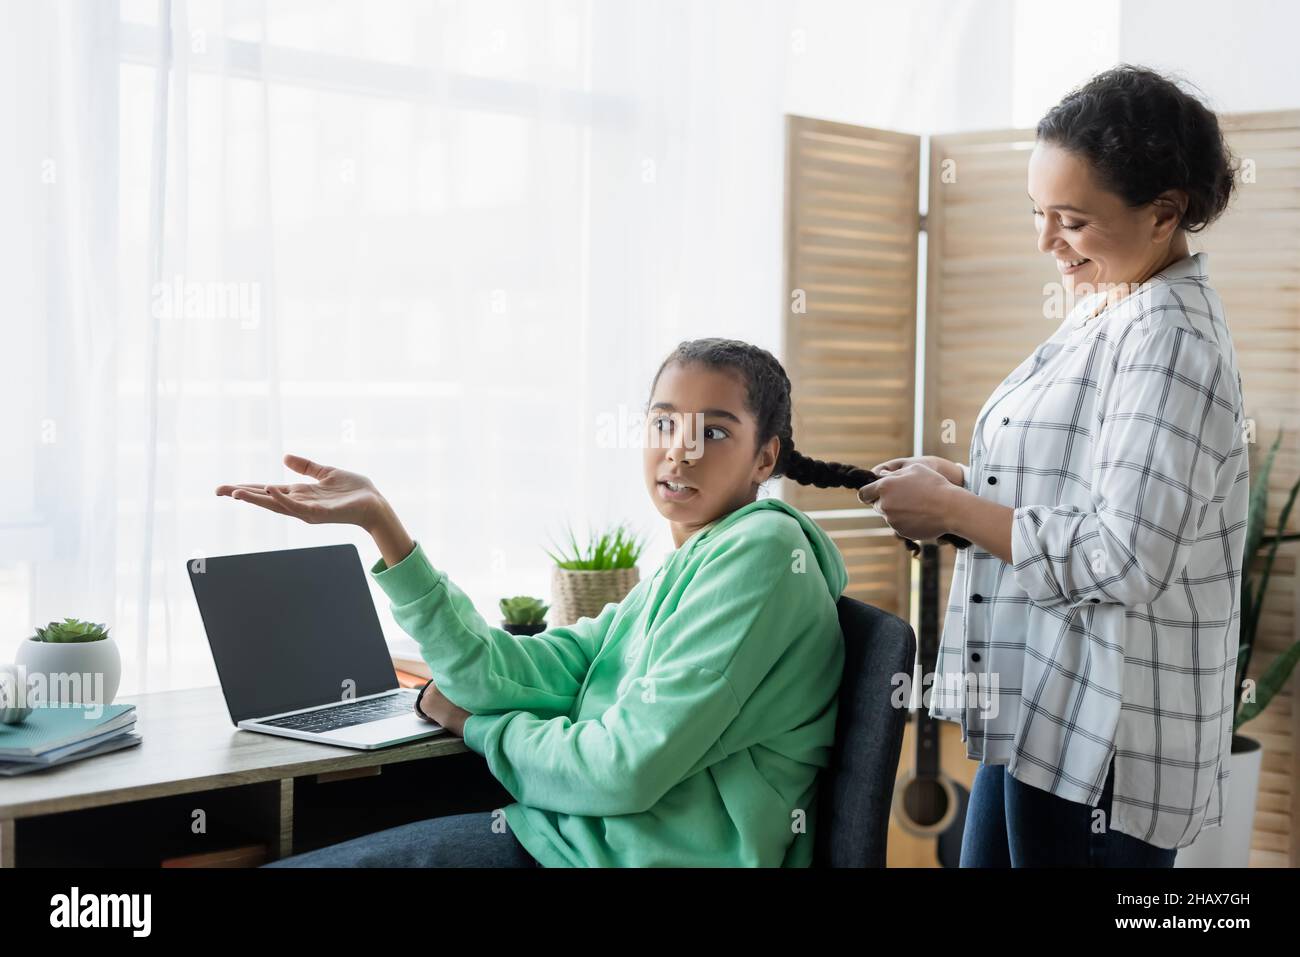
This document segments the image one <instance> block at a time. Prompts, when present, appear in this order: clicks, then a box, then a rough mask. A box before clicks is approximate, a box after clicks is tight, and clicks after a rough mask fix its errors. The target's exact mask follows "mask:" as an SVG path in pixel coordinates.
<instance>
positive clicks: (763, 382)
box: [650, 339, 970, 554]
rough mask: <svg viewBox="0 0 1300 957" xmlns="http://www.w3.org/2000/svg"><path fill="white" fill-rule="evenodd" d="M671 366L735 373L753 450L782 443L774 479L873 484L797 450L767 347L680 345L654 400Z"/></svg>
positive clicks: (729, 342)
mask: <svg viewBox="0 0 1300 957" xmlns="http://www.w3.org/2000/svg"><path fill="white" fill-rule="evenodd" d="M673 363H680V364H682V365H689V364H691V363H696V364H699V365H702V366H704V367H706V368H709V369H715V370H718V371H723V372H730V373H733V374H735V375H737V376H738V377H739V378H740V379H741V381H742V382H743V383H744V385H745V405H746V407H747V408H748V409H749V412H750V414H751V415H752V416H754V419H755V421H756V422H757V423H758V441H757V443H756V445H755V449H759V448H762V447H763V445H764V444H766V443H767V442H768V441H769V440H770V439H771V438H772V436H774V435H775V436H776V437H777V438H779V439H780V440H781V443H780V449H779V451H778V452H777V459H776V467H775V468H773V469H772V477H773V478H776V477H777V476H782V475H783V476H785V477H786V478H788V479H790V480H791V481H793V482H798V483H799V484H800V485H815V486H816V487H817V488H852V489H857V488H861V487H862V486H864V485H869V484H871V483H872V482H874V481H876V479H877V478H878V477H879V476H877V475H876V473H875V472H872V471H871V470H869V469H863V468H858V467H857V466H856V465H845V464H843V463H841V462H823V461H821V460H819V459H814V458H809V457H808V456H806V455H804V454H803V453H802V452H799V451H797V450H796V449H795V447H794V431H793V427H792V425H791V422H790V411H791V401H790V377H789V376H787V375H786V374H785V369H783V368H782V367H781V363H780V362H778V361H777V359H776V356H774V355H772V353H770V352H768V351H767V350H766V349H761V348H759V347H758V346H755V345H751V344H750V343H748V342H741V341H740V340H738V339H691V340H688V341H685V342H682V343H679V344H678V346H677V348H676V349H674V350H673V351H672V352H671V353H669V355H668V358H666V359H664V361H663V363H662V364H661V365H660V366H659V371H658V372H656V373H655V377H654V381H652V382H651V383H650V394H651V395H652V396H653V395H654V390H655V386H657V385H658V384H659V377H660V376H661V375H662V374H663V371H664V369H666V368H668V366H669V365H671V364H673ZM895 534H897V533H895ZM897 537H898V538H901V539H902V540H903V542H904V543H905V544H906V545H907V547H908V549H909V550H911V551H912V552H913V553H914V554H917V553H919V551H920V547H919V546H918V545H917V544H916V542H913V541H911V540H910V539H907V538H903V536H902V535H898V536H897ZM940 540H942V541H950V542H953V544H956V545H958V547H965V546H966V545H969V544H970V543H969V542H966V541H965V539H960V538H956V537H955V536H948V535H942V536H940Z"/></svg>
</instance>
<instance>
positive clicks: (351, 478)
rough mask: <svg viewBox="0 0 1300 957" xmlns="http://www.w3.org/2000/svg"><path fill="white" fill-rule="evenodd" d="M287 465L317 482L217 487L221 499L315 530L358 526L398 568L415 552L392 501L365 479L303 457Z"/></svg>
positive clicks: (287, 458) (293, 458)
mask: <svg viewBox="0 0 1300 957" xmlns="http://www.w3.org/2000/svg"><path fill="white" fill-rule="evenodd" d="M284 464H285V465H287V466H288V467H289V468H291V469H293V470H294V471H295V472H299V473H301V474H303V475H306V476H309V477H310V478H314V479H315V480H316V481H315V482H311V483H306V482H304V483H298V484H294V485H263V484H259V483H253V484H244V485H218V486H217V494H218V495H229V496H230V497H231V498H233V499H236V500H238V501H240V502H251V503H252V504H254V505H260V506H261V507H262V508H265V509H269V510H270V511H272V512H279V513H280V514H281V515H289V516H291V517H293V518H298V519H301V520H302V521H304V522H308V523H309V524H312V525H319V524H324V523H332V524H337V525H357V526H360V527H361V528H364V529H365V530H366V531H367V532H369V533H370V535H371V537H372V538H374V540H375V544H376V545H377V546H378V547H379V552H380V554H381V555H382V556H383V558H384V562H385V563H386V564H387V565H389V566H392V565H396V564H397V563H398V562H400V561H401V560H402V559H403V558H405V557H406V556H407V555H409V554H411V552H412V550H414V548H415V542H414V541H413V540H412V539H411V537H410V536H409V535H407V534H406V529H404V528H403V527H402V523H401V522H400V521H398V518H397V514H396V513H395V512H394V511H393V509H392V508H391V507H390V506H389V504H388V500H387V499H385V498H384V497H383V496H382V495H380V494H379V490H378V489H377V488H375V486H374V483H372V482H371V481H370V479H368V478H366V477H365V476H364V475H358V474H357V473H356V472H346V471H344V470H343V469H336V468H334V467H333V466H330V465H318V464H317V463H315V462H313V461H311V460H310V459H305V458H303V457H302V456H300V455H286V456H285V457H284Z"/></svg>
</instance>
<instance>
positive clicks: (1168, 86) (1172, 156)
mask: <svg viewBox="0 0 1300 957" xmlns="http://www.w3.org/2000/svg"><path fill="white" fill-rule="evenodd" d="M1037 135H1038V139H1039V140H1040V141H1042V142H1045V143H1052V144H1055V145H1057V146H1060V147H1062V148H1064V149H1066V150H1069V151H1070V152H1072V153H1076V154H1078V155H1079V156H1081V157H1083V158H1084V159H1085V160H1087V161H1088V163H1089V164H1090V166H1091V167H1092V169H1093V170H1094V171H1095V172H1096V175H1097V178H1098V180H1099V182H1100V183H1101V185H1102V187H1103V188H1104V189H1107V190H1109V191H1111V192H1113V193H1115V194H1117V195H1118V196H1120V197H1122V198H1123V199H1124V201H1125V202H1126V203H1128V204H1129V205H1130V206H1142V205H1145V204H1146V203H1150V202H1152V201H1153V200H1155V199H1156V198H1157V197H1159V196H1160V194H1161V193H1163V192H1165V191H1166V190H1171V189H1177V190H1182V191H1183V192H1184V193H1185V194H1186V195H1187V208H1186V209H1185V210H1183V213H1182V217H1181V219H1180V220H1179V223H1178V225H1179V226H1180V227H1182V228H1183V229H1185V230H1187V231H1188V232H1190V233H1195V232H1199V231H1200V230H1202V229H1204V228H1205V227H1206V226H1208V225H1209V224H1210V223H1212V222H1214V220H1216V219H1217V218H1218V217H1219V216H1220V215H1221V214H1222V213H1223V212H1224V210H1226V209H1227V208H1228V203H1229V202H1230V201H1231V199H1232V196H1233V192H1234V190H1235V188H1236V174H1237V170H1238V166H1239V164H1238V162H1237V160H1236V158H1235V157H1234V156H1233V155H1232V152H1231V151H1230V150H1229V149H1228V146H1227V143H1226V142H1225V141H1224V138H1223V132H1222V130H1220V129H1219V120H1218V117H1216V116H1215V114H1214V111H1213V110H1211V109H1210V108H1209V107H1207V106H1206V105H1205V104H1204V103H1203V102H1201V100H1200V99H1198V98H1197V97H1196V96H1194V95H1192V94H1191V93H1189V92H1187V91H1186V90H1184V89H1183V88H1182V87H1181V86H1180V85H1179V84H1178V82H1176V81H1175V80H1173V79H1171V78H1169V77H1166V76H1164V75H1162V74H1160V73H1157V72H1155V71H1154V70H1150V69H1147V68H1146V67H1141V66H1133V65H1130V64H1123V65H1120V66H1117V67H1115V68H1113V69H1110V70H1106V71H1105V72H1103V73H1098V74H1097V75H1096V76H1094V77H1093V78H1092V79H1091V80H1089V81H1088V82H1087V83H1085V84H1084V85H1083V86H1081V87H1079V88H1078V89H1076V90H1073V91H1071V92H1070V93H1069V94H1067V95H1066V97H1065V98H1064V99H1063V100H1061V102H1060V103H1058V104H1056V106H1054V107H1052V108H1051V109H1050V110H1048V111H1047V114H1046V115H1045V116H1044V117H1043V118H1042V119H1041V120H1039V121H1038V129H1037Z"/></svg>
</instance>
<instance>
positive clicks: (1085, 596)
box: [930, 253, 1249, 848]
mask: <svg viewBox="0 0 1300 957" xmlns="http://www.w3.org/2000/svg"><path fill="white" fill-rule="evenodd" d="M1207 259H1208V257H1207V255H1206V254H1205V253H1197V254H1196V255H1194V256H1189V257H1187V258H1185V259H1182V260H1180V261H1178V262H1176V263H1174V264H1172V265H1170V266H1169V267H1168V268H1167V269H1165V270H1164V271H1163V272H1161V273H1159V274H1157V275H1156V276H1154V277H1152V278H1151V280H1149V281H1148V282H1146V283H1144V284H1143V285H1142V286H1141V287H1139V288H1138V289H1137V290H1136V291H1135V292H1134V293H1133V294H1132V295H1131V296H1129V297H1128V298H1127V299H1125V300H1123V301H1121V302H1119V303H1118V304H1116V305H1115V306H1113V307H1110V308H1109V309H1107V310H1106V311H1104V312H1102V313H1101V315H1100V316H1098V317H1097V318H1095V319H1092V320H1091V321H1086V320H1087V319H1088V317H1089V314H1090V313H1091V311H1092V309H1093V307H1094V306H1095V305H1096V304H1098V303H1099V302H1100V298H1099V296H1100V294H1095V295H1093V296H1091V297H1087V298H1085V299H1084V300H1083V301H1081V302H1080V303H1078V304H1077V306H1076V307H1075V308H1074V309H1073V310H1072V311H1071V313H1070V315H1069V316H1067V317H1066V319H1065V320H1064V321H1063V322H1062V323H1061V326H1060V328H1058V329H1057V331H1056V332H1055V333H1054V334H1053V335H1052V337H1051V338H1050V339H1048V340H1047V341H1046V342H1044V343H1043V344H1042V345H1041V346H1039V347H1038V349H1037V350H1035V352H1034V353H1033V355H1031V356H1030V357H1029V358H1027V359H1026V360H1025V361H1024V362H1022V363H1021V364H1020V365H1019V366H1018V367H1017V368H1016V369H1015V371H1013V372H1012V373H1011V374H1010V375H1009V376H1007V378H1006V379H1004V380H1003V382H1002V384H1001V385H999V386H998V387H997V389H995V390H994V392H993V394H992V396H990V397H989V400H988V401H987V402H986V403H985V405H984V408H983V410H982V411H981V412H980V417H979V419H978V421H977V422H976V424H975V428H974V429H973V431H972V438H971V455H970V460H971V465H970V466H965V465H963V466H962V471H963V474H964V476H965V479H966V487H967V488H968V489H970V490H971V491H972V492H974V493H975V494H977V495H980V496H981V497H983V498H988V499H992V500H993V501H995V502H1000V503H1001V504H1003V505H1006V506H1009V507H1012V508H1013V509H1014V520H1013V526H1012V531H1011V539H1012V558H1013V562H1012V563H1011V564H1010V565H1008V564H1007V563H1006V562H1004V561H1003V560H1002V559H1000V558H998V557H996V556H994V555H991V554H989V553H988V552H987V551H984V550H982V549H980V548H979V547H978V546H976V545H972V546H971V547H970V548H969V549H966V550H965V551H961V552H959V553H958V555H957V559H956V564H955V566H954V569H953V577H952V593H951V596H950V598H949V602H948V607H947V611H946V615H945V617H944V627H943V639H942V641H941V642H940V649H939V657H938V665H937V668H936V676H935V684H934V686H933V690H932V692H931V700H930V714H931V715H933V716H934V717H937V718H943V719H946V720H950V721H959V722H960V723H961V727H962V740H963V741H965V742H966V744H967V755H968V757H971V758H975V759H979V760H981V761H983V762H984V763H986V764H1006V765H1007V770H1008V772H1009V773H1010V774H1011V775H1012V776H1013V777H1015V778H1017V779H1018V780H1020V781H1023V782H1024V783H1026V784H1029V785H1032V786H1034V787H1037V788H1040V789H1042V790H1044V791H1048V792H1050V793H1052V794H1055V795H1057V796H1059V797H1062V798H1065V799H1067V800H1069V801H1074V802H1078V803H1084V804H1088V805H1090V806H1094V807H1095V806H1096V805H1097V804H1098V803H1099V802H1100V798H1101V794H1102V790H1103V786H1104V785H1105V781H1106V774H1107V770H1108V768H1109V765H1110V762H1111V758H1112V756H1113V757H1114V761H1115V781H1114V797H1113V801H1112V809H1111V820H1110V821H1109V822H1108V825H1107V826H1109V827H1112V828H1114V829H1115V830H1117V831H1121V832H1123V833H1125V834H1129V835H1132V836H1133V837H1136V838H1138V839H1140V840H1143V841H1146V842H1148V843H1150V844H1154V845H1155V846H1157V847H1164V848H1172V847H1185V846H1186V845H1188V844H1190V843H1191V842H1192V840H1193V839H1194V838H1195V837H1196V835H1197V833H1198V832H1199V831H1200V829H1201V828H1202V827H1214V826H1217V825H1219V824H1221V822H1222V818H1223V811H1224V806H1223V792H1224V784H1225V782H1226V780H1227V777H1228V755H1229V753H1230V750H1231V741H1232V714H1233V704H1234V687H1233V685H1234V671H1235V666H1236V660H1237V644H1238V631H1239V624H1240V617H1241V613H1240V609H1239V607H1238V603H1239V597H1240V589H1241V564H1242V552H1243V550H1244V548H1245V538H1246V505H1247V483H1248V478H1249V467H1248V460H1247V455H1246V444H1245V433H1244V416H1243V412H1242V392H1241V375H1240V373H1239V372H1238V370H1237V357H1236V351H1235V349H1234V348H1233V343H1232V338H1231V336H1230V335H1229V334H1228V327H1227V325H1226V323H1225V320H1224V315H1223V306H1222V303H1220V301H1219V297H1218V295H1217V294H1216V293H1215V291H1214V290H1213V289H1212V288H1211V287H1210V286H1209V285H1208V284H1207V280H1208V275H1207V272H1206V267H1207ZM1003 399H1005V400H1006V401H1005V402H1002V400H1003ZM995 405H996V406H998V409H997V414H998V419H997V421H998V422H999V423H1000V425H998V426H997V427H996V429H995V430H994V432H993V437H992V440H991V441H989V442H988V447H987V448H985V447H984V445H985V443H984V437H983V426H984V424H985V422H984V420H985V417H986V416H988V415H989V413H990V411H991V410H992V408H993V407H994V406H995Z"/></svg>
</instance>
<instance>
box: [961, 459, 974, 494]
mask: <svg viewBox="0 0 1300 957" xmlns="http://www.w3.org/2000/svg"><path fill="white" fill-rule="evenodd" d="M957 468H959V469H961V484H962V488H964V489H966V490H967V491H974V489H972V488H971V484H970V466H969V465H967V464H966V463H965V462H958V463H957Z"/></svg>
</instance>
